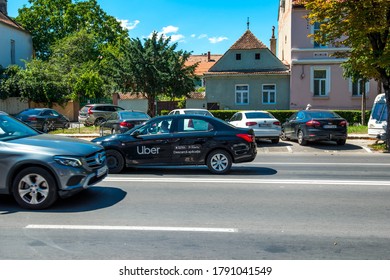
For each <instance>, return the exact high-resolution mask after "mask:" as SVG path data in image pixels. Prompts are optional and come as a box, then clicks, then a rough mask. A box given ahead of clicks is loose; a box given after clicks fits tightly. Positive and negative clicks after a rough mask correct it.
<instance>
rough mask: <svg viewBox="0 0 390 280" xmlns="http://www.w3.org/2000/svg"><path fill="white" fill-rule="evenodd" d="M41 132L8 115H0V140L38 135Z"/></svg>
mask: <svg viewBox="0 0 390 280" xmlns="http://www.w3.org/2000/svg"><path fill="white" fill-rule="evenodd" d="M38 134H39V133H38V132H37V131H36V130H34V129H32V128H31V127H29V126H28V125H25V124H23V123H21V122H19V121H17V120H16V119H14V118H12V117H10V116H8V115H0V141H9V140H14V139H17V138H23V137H28V136H34V135H38Z"/></svg>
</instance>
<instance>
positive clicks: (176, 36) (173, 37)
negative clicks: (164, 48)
mask: <svg viewBox="0 0 390 280" xmlns="http://www.w3.org/2000/svg"><path fill="white" fill-rule="evenodd" d="M170 36H171V41H172V42H176V41H182V39H184V38H185V37H184V35H181V34H173V35H170Z"/></svg>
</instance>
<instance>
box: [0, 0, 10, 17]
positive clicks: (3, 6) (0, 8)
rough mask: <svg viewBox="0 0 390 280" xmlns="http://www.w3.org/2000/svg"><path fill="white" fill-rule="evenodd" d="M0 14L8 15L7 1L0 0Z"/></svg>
mask: <svg viewBox="0 0 390 280" xmlns="http://www.w3.org/2000/svg"><path fill="white" fill-rule="evenodd" d="M0 12H2V13H3V14H5V15H8V13H7V0H0Z"/></svg>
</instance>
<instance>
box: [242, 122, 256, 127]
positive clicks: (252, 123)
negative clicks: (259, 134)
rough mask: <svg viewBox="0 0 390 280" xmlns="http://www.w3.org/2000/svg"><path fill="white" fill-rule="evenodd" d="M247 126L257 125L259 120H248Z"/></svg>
mask: <svg viewBox="0 0 390 280" xmlns="http://www.w3.org/2000/svg"><path fill="white" fill-rule="evenodd" d="M245 125H246V126H252V125H257V122H246V123H245Z"/></svg>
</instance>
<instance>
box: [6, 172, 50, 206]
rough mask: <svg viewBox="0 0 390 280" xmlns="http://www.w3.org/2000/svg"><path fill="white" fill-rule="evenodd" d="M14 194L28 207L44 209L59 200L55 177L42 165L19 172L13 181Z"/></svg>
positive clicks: (22, 204) (21, 204) (21, 203)
mask: <svg viewBox="0 0 390 280" xmlns="http://www.w3.org/2000/svg"><path fill="white" fill-rule="evenodd" d="M13 195H14V197H15V200H16V201H17V202H18V204H19V205H20V206H21V207H23V208H27V209H44V208H47V207H49V206H50V205H52V204H53V203H54V202H55V201H56V200H57V186H56V182H55V180H54V177H53V176H52V175H51V174H50V173H49V172H48V171H46V170H45V169H43V168H40V167H29V168H26V169H23V170H22V171H21V172H19V173H18V175H17V176H16V178H15V180H14V182H13Z"/></svg>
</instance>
